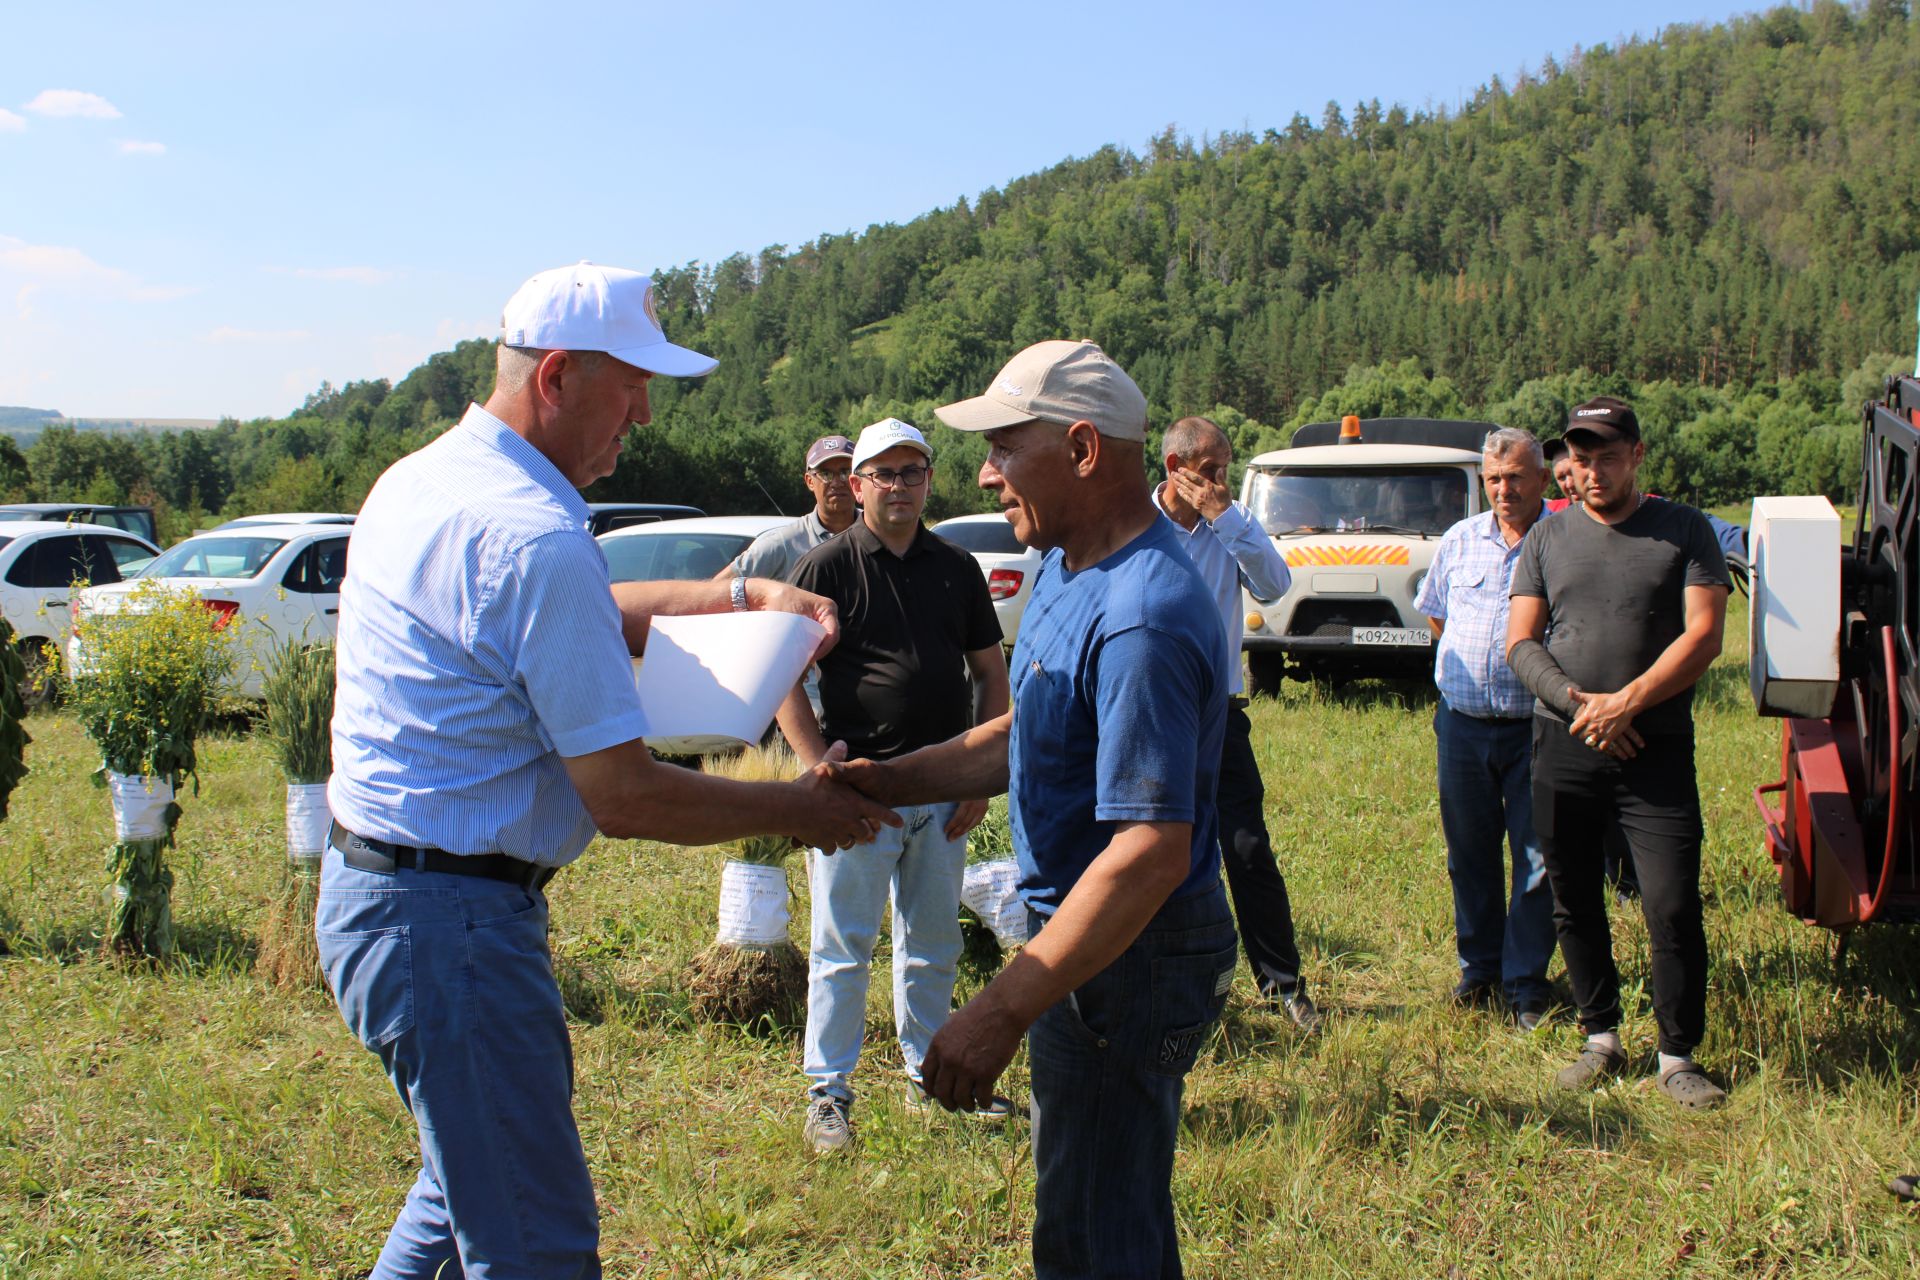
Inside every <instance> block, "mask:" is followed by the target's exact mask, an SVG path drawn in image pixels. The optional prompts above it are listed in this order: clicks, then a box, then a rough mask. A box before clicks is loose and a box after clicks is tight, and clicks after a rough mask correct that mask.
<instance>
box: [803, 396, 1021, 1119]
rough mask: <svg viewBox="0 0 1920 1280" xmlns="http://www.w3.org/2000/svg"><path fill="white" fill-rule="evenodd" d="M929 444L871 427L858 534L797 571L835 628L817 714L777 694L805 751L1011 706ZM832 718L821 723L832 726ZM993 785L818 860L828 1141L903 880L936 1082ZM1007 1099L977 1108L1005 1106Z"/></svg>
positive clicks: (905, 961)
mask: <svg viewBox="0 0 1920 1280" xmlns="http://www.w3.org/2000/svg"><path fill="white" fill-rule="evenodd" d="M932 462H933V450H932V448H931V447H929V446H928V444H927V441H926V437H924V436H922V435H921V434H920V432H919V430H918V429H917V428H915V427H913V426H911V425H909V424H908V423H905V422H901V421H899V420H898V419H896V418H887V419H885V420H883V421H880V422H876V423H874V424H873V425H872V426H870V427H868V428H867V429H866V430H864V431H862V432H861V433H860V443H859V444H858V445H857V446H855V447H854V450H853V483H854V490H855V496H856V497H857V498H858V499H859V502H860V509H861V518H860V521H859V522H858V523H856V524H855V525H854V526H853V527H852V529H850V530H849V531H848V532H847V534H846V536H844V537H839V538H834V539H832V540H830V541H828V542H826V543H824V544H822V545H821V546H819V547H816V548H814V549H813V550H812V551H809V552H807V554H806V555H804V556H802V557H801V558H800V563H799V564H797V565H796V566H794V569H793V572H792V574H791V575H790V580H791V581H792V583H793V584H794V585H795V586H797V587H799V588H801V589H802V590H805V591H811V592H816V593H818V594H819V595H821V596H824V597H825V598H826V599H828V600H831V601H832V602H833V603H834V605H835V606H836V607H837V608H838V610H839V614H840V643H839V644H838V645H837V646H835V648H834V651H833V652H832V653H830V654H828V655H827V656H826V657H825V658H824V659H822V660H821V663H820V706H821V717H820V720H818V721H816V720H815V718H814V713H813V709H812V707H810V706H809V705H808V703H807V700H806V699H805V698H803V697H798V696H793V697H789V698H788V700H787V703H786V705H785V706H783V707H782V708H781V710H780V727H781V729H782V731H783V732H785V734H786V736H787V741H788V742H789V743H791V744H792V746H793V749H794V751H795V752H796V753H798V754H799V756H800V759H801V760H802V761H804V762H805V763H807V764H813V763H815V762H816V761H818V760H820V759H822V758H823V757H824V756H825V755H826V754H827V743H828V742H829V741H840V742H844V743H845V744H846V751H847V753H848V754H851V755H859V756H863V757H866V758H869V759H874V760H890V759H892V758H894V757H896V756H900V755H904V754H906V753H907V752H909V751H914V750H917V749H919V748H921V747H925V746H930V745H932V744H933V743H936V742H945V741H946V740H947V739H949V738H951V737H953V736H954V735H955V734H957V733H960V732H962V731H964V730H965V729H966V728H967V727H968V726H969V725H971V724H972V723H973V712H974V698H973V694H972V690H971V689H970V688H969V685H968V675H969V674H971V676H972V679H973V682H974V684H976V685H978V686H979V688H980V691H981V696H980V708H981V709H980V717H981V719H983V720H992V719H995V718H997V717H999V716H1001V715H1003V714H1004V713H1005V712H1006V709H1007V665H1006V659H1005V658H1004V657H1003V656H1002V655H1001V652H1000V623H999V620H998V618H997V617H996V616H995V614H994V612H993V599H992V597H991V596H990V595H989V594H988V592H987V582H986V579H985V578H983V577H982V576H981V574H980V566H979V562H978V561H976V560H975V559H974V558H973V557H972V556H971V555H969V554H968V553H967V552H966V551H964V550H962V549H961V548H959V547H956V546H954V545H953V544H952V543H951V542H948V541H947V540H946V539H944V538H942V537H939V536H938V535H937V534H935V533H933V532H932V531H931V530H930V529H928V528H927V527H926V526H925V525H923V524H922V523H921V522H920V514H921V512H922V511H923V510H924V509H925V508H926V505H927V489H928V484H927V481H928V478H929V477H930V476H931V475H932V470H933V469H932ZM823 730H824V731H823ZM986 809H987V802H986V799H985V798H984V797H980V798H973V799H968V800H963V801H946V802H939V803H929V804H923V805H911V806H908V807H906V808H903V809H902V810H900V817H901V819H902V820H903V822H904V824H905V825H904V826H902V827H901V828H900V829H899V830H897V831H896V830H892V829H886V830H882V831H881V832H880V833H879V835H878V836H877V837H876V838H875V839H874V840H873V841H871V842H870V843H867V844H861V845H856V846H855V847H854V848H852V849H849V850H847V851H846V852H845V853H842V854H839V855H837V856H835V857H831V858H824V857H823V858H814V859H812V860H811V861H812V867H811V870H812V879H813V930H812V933H813V936H812V947H811V952H812V955H811V958H810V960H809V964H808V979H807V1033H806V1039H805V1041H804V1043H803V1045H802V1049H801V1060H802V1066H803V1068H804V1069H805V1071H806V1074H807V1084H808V1089H807V1115H806V1122H805V1126H804V1136H805V1138H806V1141H807V1143H808V1144H809V1145H810V1146H811V1147H812V1148H813V1149H814V1150H815V1151H816V1152H819V1153H821V1154H826V1153H828V1152H833V1151H838V1150H840V1149H842V1148H844V1147H846V1146H847V1145H848V1143H850V1142H851V1141H852V1138H853V1129H852V1119H851V1111H852V1107H853V1087H852V1085H851V1083H850V1081H851V1078H852V1076H853V1069H854V1065H855V1063H856V1062H857V1061H858V1060H859V1057H860V1038H861V1033H862V1031H863V1030H864V1029H865V1028H866V1022H867V980H868V972H869V966H870V965H871V963H872V960H873V946H874V942H875V940H876V939H877V937H878V935H879V931H880V919H881V914H882V912H884V911H885V910H886V905H887V897H888V894H889V893H891V894H892V897H893V908H894V909H893V1013H894V1025H895V1027H896V1029H897V1031H898V1033H899V1037H900V1052H901V1055H902V1057H903V1058H904V1059H905V1061H906V1069H907V1077H908V1079H909V1081H910V1082H911V1084H912V1093H911V1094H910V1096H911V1097H914V1098H919V1099H924V1097H925V1092H924V1089H923V1088H921V1087H920V1086H921V1079H922V1074H921V1064H922V1062H923V1061H924V1060H925V1058H926V1054H927V1047H928V1045H929V1044H930V1043H931V1042H932V1040H933V1036H934V1033H935V1032H937V1031H938V1030H939V1029H940V1028H941V1026H943V1025H944V1024H945V1023H946V1020H947V1014H948V1013H949V1012H950V1011H951V1009H952V1005H953V979H954V970H955V967H956V966H957V965H958V963H959V960H960V950H961V936H960V920H959V910H960V886H961V880H962V878H963V876H964V875H965V872H966V863H967V832H969V831H971V830H972V829H973V828H974V827H975V826H976V825H977V824H978V823H979V821H980V819H981V818H982V817H983V816H985V814H986ZM1008 1109H1009V1104H1006V1103H1005V1102H1004V1101H993V1100H990V1101H989V1102H988V1103H987V1104H986V1105H985V1107H984V1109H982V1110H981V1111H980V1112H979V1113H978V1114H979V1116H980V1118H982V1119H986V1120H1000V1119H1004V1118H1005V1117H1006V1115H1007V1111H1008Z"/></svg>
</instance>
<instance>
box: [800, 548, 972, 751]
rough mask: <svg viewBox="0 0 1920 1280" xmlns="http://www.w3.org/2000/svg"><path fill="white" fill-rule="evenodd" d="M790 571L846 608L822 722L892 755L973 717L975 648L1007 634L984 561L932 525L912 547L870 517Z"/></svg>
mask: <svg viewBox="0 0 1920 1280" xmlns="http://www.w3.org/2000/svg"><path fill="white" fill-rule="evenodd" d="M787 581H789V582H791V583H792V584H793V585H794V586H796V587H799V588H801V589H802V590H806V591H812V592H814V593H815V594H817V595H823V596H825V597H826V598H827V599H829V600H831V601H833V602H834V604H835V605H837V606H838V607H839V610H840V643H839V644H837V645H835V646H834V647H833V652H831V653H829V654H828V655H827V656H826V657H825V658H822V659H821V660H820V707H821V715H820V720H821V724H820V730H821V732H822V733H823V734H824V735H825V736H826V739H827V741H828V742H829V743H831V742H833V741H834V740H836V739H840V738H844V739H846V743H847V754H848V756H849V758H853V759H858V758H860V757H862V756H865V757H867V758H869V759H874V760H887V759H891V758H892V757H894V756H897V755H903V754H905V753H906V752H908V751H915V750H918V749H919V748H921V747H925V746H931V745H932V744H934V743H936V742H945V741H946V740H947V739H948V738H951V737H953V736H954V735H955V734H957V733H963V732H965V731H966V730H967V729H968V728H970V727H972V724H973V699H972V696H971V693H970V691H969V689H968V686H967V671H966V655H967V654H968V653H970V652H972V651H974V650H976V649H986V648H990V647H992V646H993V645H996V644H999V643H1000V620H999V618H998V617H996V616H995V614H994V612H993V599H992V597H991V596H989V595H988V594H987V580H986V577H985V576H984V575H983V574H982V573H981V572H980V562H979V561H977V560H975V559H974V558H973V557H972V556H971V555H969V554H968V553H967V552H965V551H963V550H961V549H960V548H959V547H956V546H955V545H954V544H953V543H951V542H948V541H947V540H946V539H945V538H942V537H940V536H939V535H938V534H935V533H932V532H930V531H928V529H927V528H926V526H924V525H922V526H921V527H920V531H919V532H918V533H916V534H915V535H914V539H913V543H912V545H910V546H909V547H908V548H907V553H906V555H904V556H896V555H895V554H893V552H891V551H889V550H887V548H886V546H885V544H884V543H882V542H881V541H880V538H879V536H878V535H876V534H875V533H874V532H873V530H871V529H869V528H868V527H867V522H866V521H865V520H864V519H861V520H856V521H855V522H854V523H853V527H851V528H849V529H847V530H846V531H845V532H844V533H841V534H838V535H836V536H835V537H832V538H829V539H827V540H826V541H825V542H823V543H821V544H820V545H819V546H817V547H815V548H814V549H813V550H811V551H809V552H807V554H805V555H804V556H801V557H800V561H799V563H797V564H796V565H794V567H793V572H792V573H791V574H789V575H788V578H787Z"/></svg>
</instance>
